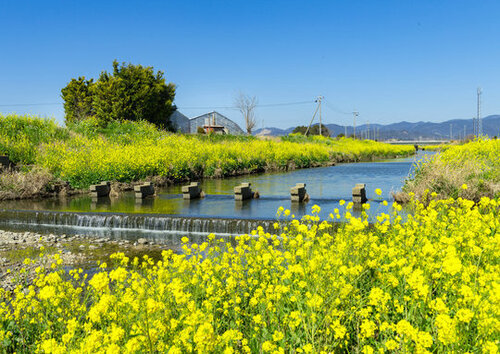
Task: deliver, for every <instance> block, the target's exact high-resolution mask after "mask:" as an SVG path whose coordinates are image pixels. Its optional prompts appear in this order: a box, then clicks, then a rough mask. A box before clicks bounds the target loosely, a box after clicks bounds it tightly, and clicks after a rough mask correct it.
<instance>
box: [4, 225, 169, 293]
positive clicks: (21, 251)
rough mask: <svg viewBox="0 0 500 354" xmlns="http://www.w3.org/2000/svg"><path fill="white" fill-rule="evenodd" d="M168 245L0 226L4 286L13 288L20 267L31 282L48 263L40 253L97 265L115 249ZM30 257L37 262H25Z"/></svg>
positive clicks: (151, 249)
mask: <svg viewBox="0 0 500 354" xmlns="http://www.w3.org/2000/svg"><path fill="white" fill-rule="evenodd" d="M167 248H168V247H166V246H165V245H161V244H154V242H150V241H148V240H146V239H144V238H139V239H138V240H137V241H128V240H112V239H109V238H96V237H91V236H84V235H73V236H68V235H64V234H63V235H55V234H48V235H43V234H39V233H35V232H11V231H4V230H0V288H4V289H5V290H7V291H12V290H13V289H14V287H15V284H16V283H19V280H20V279H19V276H20V272H19V271H20V270H21V269H23V268H24V269H25V270H26V271H25V272H23V274H22V277H23V279H21V282H22V283H23V284H25V285H27V284H30V283H31V281H32V280H33V278H34V276H35V271H34V270H35V269H36V267H38V266H41V265H46V264H44V263H43V262H47V259H46V258H40V253H41V252H42V250H43V252H44V253H45V254H55V253H59V254H60V256H61V259H62V261H63V265H64V266H65V267H68V268H77V267H89V268H92V267H95V264H96V261H98V260H101V261H103V260H106V259H107V258H108V256H109V255H110V254H112V253H114V252H124V253H126V254H127V255H129V254H130V255H132V256H142V255H144V254H148V255H150V254H155V253H156V254H159V253H161V251H162V250H164V249H167ZM26 258H30V259H32V260H34V261H35V263H33V264H28V265H27V264H25V262H24V260H25V259H26Z"/></svg>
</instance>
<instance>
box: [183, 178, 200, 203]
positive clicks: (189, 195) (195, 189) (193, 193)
mask: <svg viewBox="0 0 500 354" xmlns="http://www.w3.org/2000/svg"><path fill="white" fill-rule="evenodd" d="M200 197H201V188H200V182H191V183H190V184H188V185H187V186H183V187H182V198H184V199H197V198H200Z"/></svg>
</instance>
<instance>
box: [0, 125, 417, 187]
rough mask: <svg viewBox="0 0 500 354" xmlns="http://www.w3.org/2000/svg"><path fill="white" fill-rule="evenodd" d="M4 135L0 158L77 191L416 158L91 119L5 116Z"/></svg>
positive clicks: (368, 144)
mask: <svg viewBox="0 0 500 354" xmlns="http://www.w3.org/2000/svg"><path fill="white" fill-rule="evenodd" d="M13 122H14V123H13ZM16 124H17V126H21V127H23V128H22V129H18V128H16ZM0 128H1V131H0V142H1V145H0V151H1V152H4V153H8V154H9V156H11V157H12V158H13V159H14V161H15V162H17V163H21V164H32V163H34V164H36V165H38V166H40V167H43V168H46V169H47V170H49V171H50V172H51V173H52V174H53V175H54V176H55V177H56V178H60V179H61V180H64V181H68V182H70V184H71V185H72V186H73V187H75V188H86V187H88V186H89V185H90V184H92V183H97V182H100V181H103V180H110V181H118V182H130V181H137V180H143V179H147V178H151V177H153V176H159V177H162V178H164V179H166V180H169V181H171V182H179V181H184V180H188V179H195V178H204V177H208V178H212V177H224V176H231V175H238V174H244V173H253V172H261V171H276V170H288V169H294V168H306V167H314V166H323V165H328V164H331V163H335V162H338V161H359V160H365V159H376V158H386V157H396V156H407V155H409V154H412V153H413V148H412V147H407V146H392V145H388V144H382V143H377V142H374V141H359V140H352V139H327V138H321V137H320V138H317V137H314V138H304V137H290V138H287V139H283V140H279V141H265V140H260V139H257V138H254V137H247V136H242V137H236V136H199V135H175V134H168V133H165V132H162V131H159V130H157V129H156V128H155V127H154V126H152V125H151V124H148V123H145V122H139V123H131V122H124V123H112V124H111V125H110V126H108V127H107V128H105V129H103V128H99V127H97V126H96V125H95V122H93V121H92V120H88V121H84V122H82V123H79V124H76V125H71V126H69V127H67V128H63V127H59V126H57V124H55V123H54V122H53V121H46V120H41V119H37V118H32V117H19V116H6V117H2V116H0ZM40 130H41V131H45V130H46V131H47V132H45V133H43V134H42V133H37V132H38V131H40Z"/></svg>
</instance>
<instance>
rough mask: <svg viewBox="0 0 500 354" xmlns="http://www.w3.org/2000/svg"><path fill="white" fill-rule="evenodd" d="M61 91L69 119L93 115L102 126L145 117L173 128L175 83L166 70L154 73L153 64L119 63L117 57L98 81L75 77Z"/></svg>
mask: <svg viewBox="0 0 500 354" xmlns="http://www.w3.org/2000/svg"><path fill="white" fill-rule="evenodd" d="M86 87H88V90H87V91H85V88H86ZM62 93H63V99H64V101H65V103H64V104H65V108H66V106H68V109H66V121H68V122H72V121H78V120H81V119H83V118H86V117H88V116H94V117H95V119H96V121H97V122H98V124H99V125H101V126H106V125H108V124H109V123H110V122H112V121H116V120H118V121H123V120H128V121H138V120H145V121H148V122H151V123H153V124H155V125H156V126H158V127H160V128H164V129H171V123H170V115H171V114H172V113H173V112H174V111H175V109H176V107H175V106H174V104H173V101H174V98H175V85H174V84H172V83H168V84H167V83H166V82H165V78H164V76H163V72H161V71H158V72H156V73H155V72H154V71H153V68H152V67H150V66H148V67H144V66H142V65H133V64H130V63H129V64H125V63H122V64H121V65H120V64H119V63H118V62H117V61H116V60H114V61H113V72H112V73H108V72H106V71H103V72H102V73H101V75H100V76H99V79H98V80H97V81H96V82H95V83H92V80H91V81H90V83H87V82H86V81H85V80H84V78H83V81H82V78H79V79H78V80H75V79H73V80H71V82H70V83H69V84H68V86H66V87H65V88H64V89H62ZM86 93H88V95H86ZM82 97H83V98H85V99H82ZM75 102H76V103H75ZM81 102H83V103H81ZM88 102H90V104H89V103H88ZM80 105H81V106H82V107H85V108H86V110H83V109H82V113H81V114H80V111H79V110H77V109H76V108H79V107H80ZM75 107H76V108H75ZM89 107H90V108H89ZM75 112H76V113H75Z"/></svg>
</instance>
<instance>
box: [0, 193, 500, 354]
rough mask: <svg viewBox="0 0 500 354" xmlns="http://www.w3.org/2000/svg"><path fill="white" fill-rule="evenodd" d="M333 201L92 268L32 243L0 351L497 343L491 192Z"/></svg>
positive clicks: (495, 212)
mask: <svg viewBox="0 0 500 354" xmlns="http://www.w3.org/2000/svg"><path fill="white" fill-rule="evenodd" d="M341 204H342V205H343V207H342V209H341V210H333V211H332V213H331V215H330V218H331V219H330V220H320V219H319V217H318V216H317V213H318V212H319V211H320V207H319V206H313V208H312V213H311V215H308V216H305V217H304V218H302V219H301V220H295V219H293V217H292V216H291V215H290V211H289V210H284V209H283V208H280V209H279V210H278V219H277V220H278V221H277V222H276V224H275V230H276V232H275V233H272V234H269V233H264V232H263V231H262V229H257V230H255V231H254V232H252V233H251V234H248V235H241V236H238V237H236V238H235V239H227V238H216V237H214V236H213V235H211V236H209V237H208V238H207V239H206V242H203V243H201V244H196V243H191V242H190V241H189V239H188V238H187V237H185V238H183V239H182V243H183V252H182V253H181V254H175V253H173V252H171V251H165V252H164V253H163V255H162V259H160V260H153V259H151V258H149V257H147V256H144V257H143V258H142V259H138V258H135V259H129V258H128V257H127V256H126V255H125V254H122V253H117V254H114V255H113V256H112V257H111V259H110V261H109V262H108V264H106V263H102V264H100V265H99V266H98V270H97V271H96V272H95V273H94V274H93V275H91V276H87V275H86V274H85V272H83V271H82V270H81V269H74V270H71V271H69V272H68V271H66V270H65V269H62V268H61V265H60V263H61V260H60V257H59V256H58V255H57V254H56V255H55V256H50V257H52V258H49V256H44V255H43V254H41V255H40V256H41V257H46V258H47V261H48V263H47V266H46V267H40V268H37V270H36V272H37V276H36V278H35V280H34V282H33V283H32V284H26V285H23V284H20V285H19V286H18V287H17V288H16V290H15V291H14V292H13V293H7V292H5V291H2V290H1V289H0V348H2V350H3V351H6V352H18V353H28V352H29V353H31V352H41V353H71V352H79V353H80V352H85V353H94V352H103V353H104V352H106V353H137V352H169V353H183V352H198V353H211V352H214V353H222V352H224V353H234V352H243V353H251V352H252V353H258V352H263V353H283V352H297V353H313V352H318V353H321V352H324V353H329V352H362V353H375V352H418V353H428V352H470V353H473V352H474V353H478V352H483V353H497V352H498V346H499V338H500V306H499V304H500V263H499V260H500V259H499V256H500V233H499V230H500V204H499V202H498V201H497V200H494V199H489V198H486V197H485V198H482V199H481V200H480V201H479V202H478V203H474V202H473V201H470V200H466V199H462V198H457V199H447V200H431V201H430V202H429V203H428V205H424V204H422V203H420V202H418V201H415V200H413V201H412V202H411V203H410V205H409V207H411V208H412V209H413V211H414V212H413V213H412V214H408V213H407V212H405V211H403V210H402V207H401V206H400V205H398V204H394V205H393V208H392V210H393V212H391V213H390V214H383V213H382V214H380V215H378V217H377V221H376V222H375V223H374V224H371V225H370V224H369V223H368V221H367V215H366V213H363V214H362V216H361V217H359V218H357V217H354V216H352V214H351V208H352V203H341ZM369 207H370V206H369V204H366V205H365V206H364V208H365V209H368V208H369ZM333 220H337V221H343V222H342V223H333V222H332V221H333ZM26 262H27V263H29V262H31V261H30V260H26ZM22 278H23V274H22V271H21V272H20V274H19V279H20V281H21V282H22Z"/></svg>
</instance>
